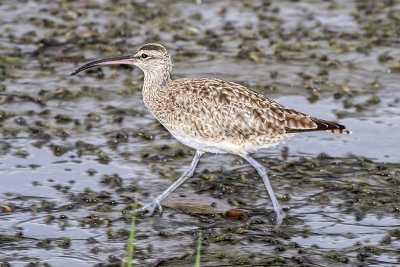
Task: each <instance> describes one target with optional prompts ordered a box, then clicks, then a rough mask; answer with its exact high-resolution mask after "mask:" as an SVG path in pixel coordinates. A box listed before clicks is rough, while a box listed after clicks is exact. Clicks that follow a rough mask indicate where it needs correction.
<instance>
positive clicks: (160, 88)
mask: <svg viewBox="0 0 400 267" xmlns="http://www.w3.org/2000/svg"><path fill="white" fill-rule="evenodd" d="M169 82H171V77H170V74H169V71H159V72H157V71H156V70H154V71H147V72H145V73H144V83H143V90H142V94H143V101H144V103H145V105H146V106H147V108H148V109H149V110H150V111H151V112H152V113H153V115H155V114H154V111H155V109H158V108H160V107H159V106H160V105H163V104H165V103H164V102H165V101H164V100H162V99H163V93H164V91H165V89H166V86H167V85H168V83H169Z"/></svg>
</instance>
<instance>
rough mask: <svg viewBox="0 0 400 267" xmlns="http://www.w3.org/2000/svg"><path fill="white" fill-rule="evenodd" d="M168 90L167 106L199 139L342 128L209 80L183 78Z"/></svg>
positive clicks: (239, 88) (262, 97) (257, 95)
mask: <svg viewBox="0 0 400 267" xmlns="http://www.w3.org/2000/svg"><path fill="white" fill-rule="evenodd" d="M169 86H172V87H174V88H175V90H173V91H170V94H171V95H170V99H171V100H172V103H171V105H174V108H175V109H176V110H177V111H178V112H180V113H181V114H182V115H185V116H186V117H187V119H186V122H188V121H191V124H193V125H190V126H189V125H188V126H189V127H191V128H192V129H195V130H196V132H197V133H198V134H199V135H202V136H204V137H212V136H210V135H213V134H218V135H219V136H220V137H221V136H228V137H232V136H241V137H242V138H247V137H250V136H271V137H273V136H277V135H282V134H285V133H299V132H304V131H317V130H331V131H332V130H336V129H344V128H345V127H344V126H342V125H339V124H336V123H333V122H328V121H324V120H320V119H317V118H314V117H311V116H308V115H306V114H303V113H300V112H297V111H295V110H293V109H290V108H287V107H285V106H282V105H280V104H278V103H276V102H274V101H273V100H271V99H269V98H267V97H266V96H264V95H262V94H259V93H257V92H255V91H252V90H250V89H248V88H246V87H244V86H242V85H239V84H236V83H232V82H226V81H222V80H219V79H209V78H185V79H179V80H175V81H173V82H172V83H171V84H170V85H169Z"/></svg>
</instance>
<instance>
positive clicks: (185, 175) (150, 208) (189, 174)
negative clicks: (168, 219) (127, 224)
mask: <svg viewBox="0 0 400 267" xmlns="http://www.w3.org/2000/svg"><path fill="white" fill-rule="evenodd" d="M203 154H204V152H202V151H199V150H196V155H195V156H194V158H193V160H192V163H191V164H190V168H189V169H187V170H186V171H185V172H184V173H183V174H182V175H181V177H179V179H178V180H176V181H175V182H174V183H173V184H172V185H171V186H170V187H168V188H167V190H165V191H164V192H163V193H162V194H161V195H159V196H158V197H156V198H155V199H154V200H153V201H152V202H151V203H149V204H147V205H145V206H143V207H142V208H140V209H138V210H137V211H136V212H145V211H148V212H149V213H148V215H149V216H151V215H153V213H154V211H155V209H156V207H158V210H159V211H160V214H161V213H162V207H161V202H162V201H163V200H164V199H166V198H167V196H168V195H169V194H171V193H172V192H173V191H174V190H175V189H177V188H178V187H179V186H180V185H181V184H183V183H184V182H186V180H187V179H189V178H190V177H192V175H193V173H194V169H195V168H196V166H197V163H198V162H199V159H200V157H201V156H202V155H203Z"/></svg>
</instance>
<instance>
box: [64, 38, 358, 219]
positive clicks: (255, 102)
mask: <svg viewBox="0 0 400 267" xmlns="http://www.w3.org/2000/svg"><path fill="white" fill-rule="evenodd" d="M111 64H128V65H135V66H137V67H139V68H140V69H141V70H142V71H143V72H144V84H143V91H142V94H143V100H144V104H145V105H146V107H147V108H148V109H149V110H150V112H151V113H152V114H153V115H154V117H156V118H157V120H158V121H159V122H160V123H161V124H162V125H163V126H164V127H165V128H166V129H167V130H168V131H169V132H170V133H171V134H172V135H173V136H174V137H175V138H176V139H177V140H178V141H180V142H181V143H183V144H185V145H187V146H189V147H192V148H194V149H196V154H195V156H194V158H193V161H192V163H191V165H190V167H189V169H188V170H186V171H185V172H184V173H183V174H182V175H181V177H180V178H179V179H178V180H176V181H175V182H174V183H173V184H172V185H171V186H170V187H169V188H168V189H167V190H165V191H164V192H163V193H162V194H160V195H159V196H158V197H156V198H155V199H154V200H153V201H152V202H151V203H149V204H147V205H145V206H143V207H142V208H141V209H140V210H139V211H141V212H148V213H149V214H150V215H152V214H153V213H154V211H155V209H156V208H157V207H158V209H159V211H160V213H161V212H162V208H161V202H162V201H163V200H164V199H165V198H166V197H167V196H168V195H169V194H170V193H172V192H173V191H174V190H175V189H176V188H178V187H179V186H180V185H181V184H183V183H184V182H185V181H186V180H187V179H189V178H190V177H191V176H192V175H193V172H194V170H195V168H196V165H197V163H198V162H199V159H200V157H201V156H202V155H203V154H204V153H205V152H211V153H231V154H236V155H239V156H241V157H242V158H244V159H245V160H246V161H247V162H248V163H250V164H251V165H252V166H253V167H254V168H255V169H256V170H257V172H258V174H259V175H260V176H261V178H262V180H263V182H264V184H265V187H266V188H267V191H268V194H269V197H270V199H271V201H272V205H273V207H274V211H275V214H276V221H277V224H278V225H280V224H281V223H282V219H283V218H284V213H283V212H282V209H281V206H280V205H279V203H278V201H277V199H276V197H275V194H274V191H273V189H272V187H271V185H270V182H269V179H268V175H267V171H266V169H265V168H264V167H263V166H262V165H261V164H260V163H258V162H257V161H256V160H254V159H253V158H252V157H251V156H250V153H252V152H255V151H257V150H259V149H262V148H265V147H269V146H272V145H276V144H278V143H280V142H282V141H285V140H287V139H289V138H291V137H293V136H294V135H297V134H299V133H302V132H311V131H327V132H332V133H337V134H349V133H351V132H350V131H348V130H347V129H346V127H345V126H343V125H340V124H338V123H335V122H331V121H326V120H322V119H318V118H316V117H312V116H309V115H306V114H303V113H301V112H298V111H295V110H293V109H290V108H287V107H285V106H282V105H280V104H278V103H277V102H275V101H273V100H271V99H269V98H267V97H266V96H264V95H262V94H260V93H257V92H255V91H253V90H250V89H249V88H246V87H244V86H242V85H239V84H236V83H233V82H227V81H223V80H219V79H214V78H182V79H177V80H171V78H170V72H171V70H172V61H171V56H170V54H169V52H168V51H167V49H165V48H164V47H163V46H162V45H159V44H146V45H143V46H142V47H140V48H139V49H138V50H137V51H136V52H135V53H133V54H132V55H128V56H120V57H114V58H105V59H100V60H96V61H92V62H89V63H87V64H85V65H83V66H82V67H80V68H78V69H77V70H76V71H74V72H73V73H72V74H71V75H75V74H77V73H79V72H81V71H83V70H85V69H88V68H91V67H96V66H103V65H111Z"/></svg>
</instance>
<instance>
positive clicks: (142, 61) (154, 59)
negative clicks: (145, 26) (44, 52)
mask: <svg viewBox="0 0 400 267" xmlns="http://www.w3.org/2000/svg"><path fill="white" fill-rule="evenodd" d="M116 64H126V65H135V66H137V67H139V68H140V69H141V70H143V72H144V73H145V75H146V74H157V73H165V72H167V73H168V74H169V73H170V72H171V70H172V62H171V56H170V55H169V53H168V51H167V49H165V47H163V46H162V45H159V44H145V45H143V46H142V47H140V48H139V49H138V50H137V51H136V52H135V53H133V54H132V55H127V56H120V57H112V58H104V59H99V60H95V61H92V62H89V63H87V64H85V65H83V66H81V67H80V68H78V69H77V70H75V71H74V72H73V73H72V74H71V75H75V74H78V73H79V72H81V71H83V70H86V69H89V68H92V67H97V66H104V65H116Z"/></svg>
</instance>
